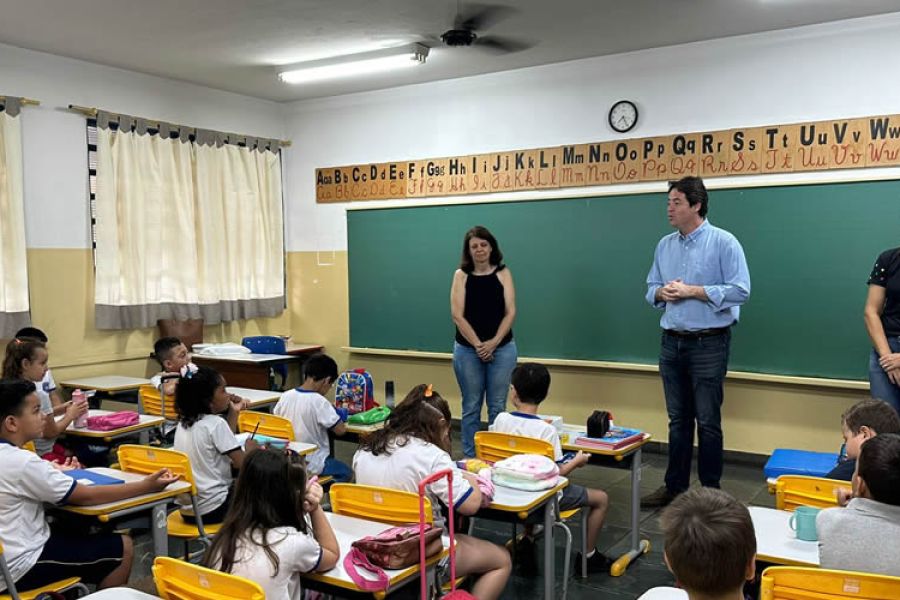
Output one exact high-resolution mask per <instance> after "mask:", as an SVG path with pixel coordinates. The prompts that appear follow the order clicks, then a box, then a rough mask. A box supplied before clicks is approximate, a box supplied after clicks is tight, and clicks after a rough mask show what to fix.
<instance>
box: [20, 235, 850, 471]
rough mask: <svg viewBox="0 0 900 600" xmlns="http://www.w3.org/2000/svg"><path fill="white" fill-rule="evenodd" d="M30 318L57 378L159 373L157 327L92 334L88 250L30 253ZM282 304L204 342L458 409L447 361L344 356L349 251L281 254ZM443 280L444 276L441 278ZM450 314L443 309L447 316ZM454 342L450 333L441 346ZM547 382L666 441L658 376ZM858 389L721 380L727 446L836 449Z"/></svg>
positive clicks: (578, 408) (208, 333)
mask: <svg viewBox="0 0 900 600" xmlns="http://www.w3.org/2000/svg"><path fill="white" fill-rule="evenodd" d="M28 267H29V276H30V286H31V305H32V320H33V322H34V324H35V325H36V326H38V327H40V328H42V329H44V330H45V331H46V332H47V334H48V335H49V337H50V364H51V366H52V367H53V372H54V376H55V377H56V379H57V380H61V379H65V378H68V377H75V376H90V375H100V374H120V375H133V376H144V375H147V374H149V373H152V372H155V371H156V368H157V367H156V365H155V363H153V362H152V361H151V360H150V359H148V358H147V357H148V355H149V353H150V351H151V347H152V344H153V340H154V339H155V337H156V335H157V333H156V330H155V328H148V329H140V330H134V331H98V330H97V329H95V328H94V319H93V267H92V260H91V251H90V250H81V249H76V250H68V249H66V250H55V249H54V250H44V249H41V250H35V249H32V250H29V251H28ZM287 268H288V276H287V281H288V310H287V311H285V313H284V314H283V315H281V316H279V317H277V318H271V319H253V320H249V321H238V322H234V323H227V324H222V325H217V326H210V327H206V328H205V330H204V340H205V341H211V342H221V341H234V340H240V338H241V337H243V336H244V335H257V334H285V333H290V334H291V335H292V336H293V339H294V340H295V341H299V342H317V343H321V344H324V345H325V346H326V349H327V351H328V352H329V354H331V355H332V356H333V357H334V358H335V359H336V360H337V361H338V364H339V366H340V367H341V368H342V369H343V368H350V367H365V368H367V369H368V370H369V371H370V372H371V373H372V376H373V377H374V378H375V381H376V384H377V385H378V388H379V396H380V395H381V393H380V390H383V382H384V381H385V380H388V379H392V380H394V382H395V385H396V390H397V395H398V399H399V398H401V397H402V396H403V395H404V393H405V391H406V390H408V389H410V388H411V387H412V386H413V385H415V384H417V383H422V382H429V383H433V384H434V385H435V388H436V389H437V390H438V391H440V392H441V394H442V395H443V396H444V397H446V398H447V399H448V400H449V401H450V403H451V406H452V408H453V411H454V416H459V390H458V388H457V387H456V381H455V379H454V376H453V370H452V367H451V365H450V361H449V360H440V359H422V358H394V357H382V356H362V355H359V356H351V355H350V354H348V353H347V352H344V351H342V350H341V348H342V347H345V346H348V345H349V321H348V314H349V308H348V289H347V253H346V252H335V253H332V252H327V253H321V254H320V253H317V252H291V253H289V254H288V257H287ZM448 286H449V281H448ZM448 319H449V314H448ZM451 341H452V340H449V339H448V340H447V346H448V351H449V348H450V344H451ZM551 373H552V376H553V384H552V387H551V394H550V398H549V399H548V400H547V401H546V403H545V409H544V412H546V413H549V414H560V415H562V416H563V417H564V418H565V419H566V421H569V422H579V421H584V419H585V418H586V417H587V415H588V414H589V413H590V411H591V410H593V409H596V408H604V409H606V410H610V411H612V412H613V414H614V415H615V417H616V420H617V422H619V423H620V424H623V425H634V426H637V427H641V428H643V429H645V430H647V431H650V432H651V433H653V435H654V437H655V439H658V440H663V441H664V440H666V439H667V435H666V415H665V407H664V402H663V394H662V386H661V384H660V382H659V377H658V376H657V375H656V374H655V373H634V372H626V371H614V370H600V369H590V368H569V367H552V368H551ZM863 397H864V393H862V392H851V391H843V390H839V389H826V388H816V387H806V386H793V385H784V384H771V383H756V382H744V381H728V382H727V383H726V388H725V405H724V407H723V426H724V429H725V446H726V448H728V449H731V450H740V451H745V452H754V453H762V454H768V453H770V452H771V451H772V449H773V448H776V447H793V448H806V449H810V450H823V451H829V450H830V451H834V450H835V449H836V448H837V447H838V446H839V444H840V415H841V412H843V410H844V409H845V408H846V407H848V406H850V405H851V404H852V403H854V402H855V401H857V400H859V399H861V398H863Z"/></svg>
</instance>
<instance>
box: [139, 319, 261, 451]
mask: <svg viewBox="0 0 900 600" xmlns="http://www.w3.org/2000/svg"><path fill="white" fill-rule="evenodd" d="M153 356H154V357H156V361H157V362H158V363H159V366H160V367H162V371H160V372H159V373H157V374H156V375H154V376H153V377H151V378H150V385H152V386H153V387H155V388H156V389H158V390H159V391H160V393H161V394H165V395H166V396H171V395H173V394H174V393H175V386H176V385H177V384H178V378H179V377H181V375H183V374H184V373H186V372H188V371H189V370H190V371H196V370H197V365H195V364H194V363H192V362H191V353H190V352H189V351H188V349H187V346H185V345H184V343H183V342H182V341H181V340H179V339H178V338H177V337H171V336H169V337H163V338H159V339H158V340H156V341H155V342H154V343H153ZM163 377H166V380H165V382H163ZM228 400H229V403H228V404H227V405H226V407H225V408H224V409H223V410H222V412H221V413H217V414H218V415H219V416H221V417H224V418H225V420H226V421H228V425H229V426H230V427H231V430H232V431H237V419H238V413H239V412H241V411H242V410H246V409H247V408H248V407H249V406H250V401H249V400H247V399H246V398H241V397H240V396H238V395H237V394H228ZM164 429H165V428H164ZM169 431H170V430H169V429H166V433H168V432H169Z"/></svg>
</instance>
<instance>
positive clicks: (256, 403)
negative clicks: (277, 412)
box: [225, 385, 281, 410]
mask: <svg viewBox="0 0 900 600" xmlns="http://www.w3.org/2000/svg"><path fill="white" fill-rule="evenodd" d="M225 391H226V392H228V393H229V394H235V395H237V396H240V397H241V398H246V399H247V400H249V401H250V407H249V408H250V409H251V410H259V409H260V408H267V407H270V406H272V405H273V404H275V403H277V402H278V399H279V398H281V392H273V391H271V390H255V389H250V388H244V387H236V386H233V385H229V386H228V387H226V388H225Z"/></svg>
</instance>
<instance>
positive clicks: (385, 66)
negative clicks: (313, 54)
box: [278, 44, 429, 83]
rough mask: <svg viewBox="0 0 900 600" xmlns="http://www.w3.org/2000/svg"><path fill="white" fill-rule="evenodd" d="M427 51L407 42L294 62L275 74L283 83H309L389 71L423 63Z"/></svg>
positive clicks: (425, 47) (421, 46)
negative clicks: (356, 52) (326, 57)
mask: <svg viewBox="0 0 900 600" xmlns="http://www.w3.org/2000/svg"><path fill="white" fill-rule="evenodd" d="M428 50H429V49H428V47H427V46H423V45H422V44H410V45H406V46H401V47H399V48H385V49H384V50H375V51H374V52H364V53H362V54H348V55H346V56H336V57H334V58H328V59H324V60H315V61H310V62H302V63H295V64H292V65H285V66H283V67H280V72H279V73H278V77H279V79H281V80H282V81H283V82H285V83H312V82H316V81H324V80H326V79H337V78H338V77H350V76H353V75H363V74H365V75H368V74H370V73H379V72H382V71H392V70H394V69H402V68H405V67H414V66H416V65H421V64H424V63H425V58H426V57H427V56H428Z"/></svg>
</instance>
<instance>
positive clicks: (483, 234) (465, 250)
mask: <svg viewBox="0 0 900 600" xmlns="http://www.w3.org/2000/svg"><path fill="white" fill-rule="evenodd" d="M472 238H479V239H482V240H485V241H487V243H489V244H490V245H491V257H490V258H489V259H488V262H490V263H491V264H492V265H493V266H495V267H498V269H497V270H498V271H499V270H500V269H501V268H503V253H502V252H500V246H499V245H498V244H497V238H495V237H494V234H492V233H491V232H490V231H488V229H487V227H484V226H482V225H476V226H475V227H473V228H472V229H470V230H468V231H467V232H466V237H464V238H463V247H462V258H461V259H460V261H459V268H460V270H462V272H463V273H471V272H472V271H473V270H474V269H475V263H474V262H472V255H471V254H470V253H469V242H470V241H471V240H472Z"/></svg>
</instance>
